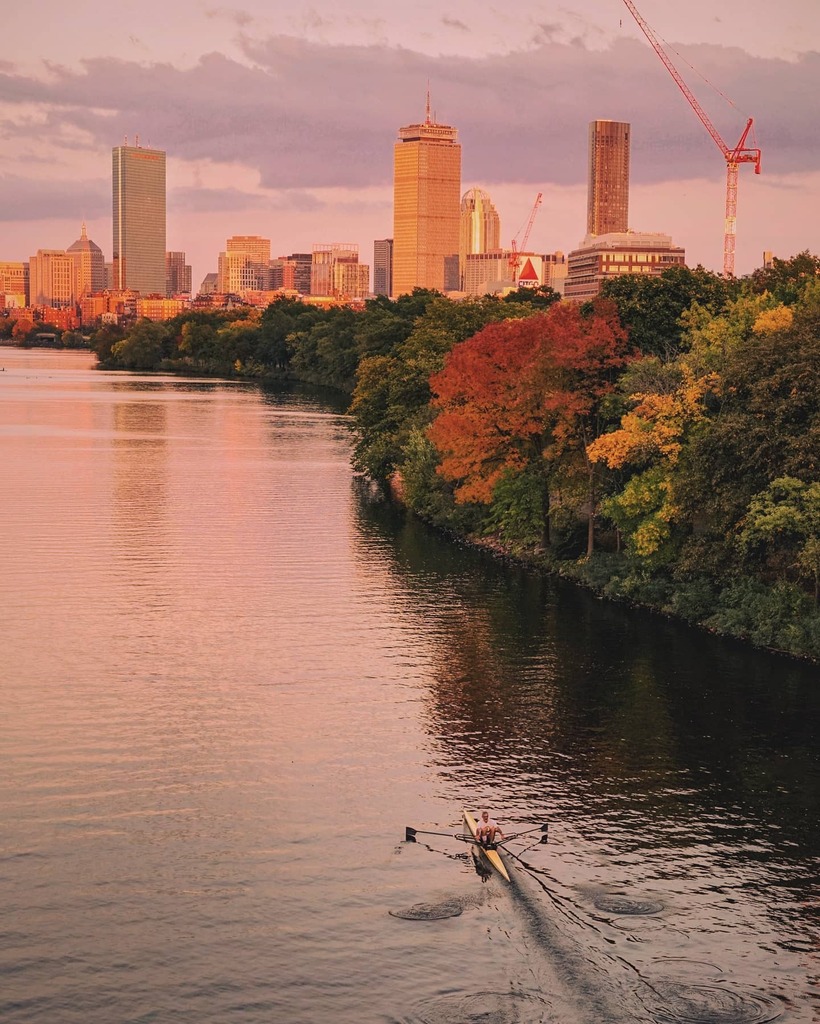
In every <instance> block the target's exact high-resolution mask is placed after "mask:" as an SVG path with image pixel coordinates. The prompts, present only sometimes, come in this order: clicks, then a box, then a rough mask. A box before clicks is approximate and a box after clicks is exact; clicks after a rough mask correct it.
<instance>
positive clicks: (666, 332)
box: [601, 267, 740, 359]
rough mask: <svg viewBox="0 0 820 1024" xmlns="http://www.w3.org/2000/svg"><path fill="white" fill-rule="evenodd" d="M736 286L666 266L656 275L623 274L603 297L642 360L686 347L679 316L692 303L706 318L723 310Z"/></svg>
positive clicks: (713, 276)
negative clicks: (646, 356)
mask: <svg viewBox="0 0 820 1024" xmlns="http://www.w3.org/2000/svg"><path fill="white" fill-rule="evenodd" d="M739 289H740V285H739V284H737V283H736V282H729V281H726V280H725V279H724V278H722V277H718V275H717V274H713V273H711V272H710V271H708V270H704V269H703V267H697V268H695V269H694V270H690V269H689V268H688V267H669V268H668V269H667V270H664V271H663V273H662V274H660V275H659V276H654V275H648V274H621V275H620V276H619V277H616V278H613V279H611V280H609V281H605V282H604V283H603V285H602V287H601V297H602V298H607V299H611V300H612V301H613V302H614V303H615V305H616V307H617V309H618V316H619V317H620V320H621V323H622V324H623V325H624V327H626V328H627V330H628V331H629V338H630V341H631V342H632V344H633V345H634V346H635V348H637V349H638V350H639V351H640V352H642V353H643V354H644V355H656V356H661V357H663V358H665V359H669V358H674V356H676V355H677V353H678V352H680V351H681V349H682V348H685V347H686V339H685V337H684V325H683V324H682V323H681V316H682V314H683V312H684V310H687V309H689V307H690V306H691V305H692V303H693V302H697V303H698V304H699V305H700V306H702V307H704V308H705V309H706V310H708V311H709V313H711V314H714V313H717V312H718V311H719V310H721V309H722V308H723V306H724V305H725V303H726V302H727V300H728V299H730V298H732V297H733V296H734V295H735V294H737V293H738V291H739Z"/></svg>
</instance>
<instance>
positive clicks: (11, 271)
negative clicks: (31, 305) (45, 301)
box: [0, 260, 29, 309]
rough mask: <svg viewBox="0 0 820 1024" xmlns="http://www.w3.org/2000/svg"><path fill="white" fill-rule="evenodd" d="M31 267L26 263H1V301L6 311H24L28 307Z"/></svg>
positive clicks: (7, 261) (14, 261) (13, 261)
mask: <svg viewBox="0 0 820 1024" xmlns="http://www.w3.org/2000/svg"><path fill="white" fill-rule="evenodd" d="M28 293H29V265H28V263H26V262H25V261H23V260H21V261H19V262H18V261H16V260H3V261H0V299H1V300H2V307H3V308H4V309H23V308H25V307H26V306H27V305H28V301H29V300H28Z"/></svg>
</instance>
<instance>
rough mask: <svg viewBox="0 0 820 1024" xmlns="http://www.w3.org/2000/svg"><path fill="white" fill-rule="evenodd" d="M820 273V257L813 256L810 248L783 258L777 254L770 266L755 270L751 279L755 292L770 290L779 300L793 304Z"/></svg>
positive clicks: (750, 283)
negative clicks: (786, 258) (785, 258)
mask: <svg viewBox="0 0 820 1024" xmlns="http://www.w3.org/2000/svg"><path fill="white" fill-rule="evenodd" d="M818 274H820V257H818V256H813V255H812V254H811V253H810V252H809V250H808V249H804V250H803V252H800V253H798V254H797V255H796V256H792V258H791V259H789V260H781V259H778V258H777V257H776V256H775V258H774V259H773V260H772V265H771V266H770V267H761V268H759V269H758V270H755V271H754V273H753V274H752V276H751V278H750V279H749V287H750V288H751V290H752V291H753V292H757V293H762V292H770V293H771V294H772V295H773V296H774V298H775V299H776V300H777V301H778V302H782V303H784V304H785V305H787V306H791V305H793V304H794V303H796V302H797V301H798V299H799V298H800V295H801V293H802V291H803V288H804V287H805V285H806V284H808V283H809V282H811V281H815V280H816V279H817V275H818Z"/></svg>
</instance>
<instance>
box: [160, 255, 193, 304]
mask: <svg viewBox="0 0 820 1024" xmlns="http://www.w3.org/2000/svg"><path fill="white" fill-rule="evenodd" d="M192 277H193V275H192V271H191V267H190V265H189V264H188V263H186V262H185V253H184V252H166V254H165V295H166V297H167V298H169V299H170V298H172V297H173V296H174V295H190V294H191V287H192V285H193V281H192Z"/></svg>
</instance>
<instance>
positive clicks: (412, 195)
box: [392, 94, 461, 295]
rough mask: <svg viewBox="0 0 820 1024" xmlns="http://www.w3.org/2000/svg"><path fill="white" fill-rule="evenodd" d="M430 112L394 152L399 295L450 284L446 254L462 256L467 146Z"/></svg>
mask: <svg viewBox="0 0 820 1024" xmlns="http://www.w3.org/2000/svg"><path fill="white" fill-rule="evenodd" d="M457 139H458V132H457V131H456V129H455V128H452V127H451V126H450V125H446V124H439V123H438V122H437V121H434V120H433V119H432V118H431V116H430V97H429V94H428V97H427V115H426V118H425V120H424V123H423V124H410V125H406V126H405V127H404V128H400V129H399V141H398V142H397V143H396V144H395V147H394V152H393V291H392V294H393V295H404V294H406V293H407V292H411V291H412V290H413V289H414V288H437V289H438V290H439V291H443V290H444V287H445V258H446V257H448V256H456V257H457V256H458V232H459V217H460V213H459V209H460V200H461V146H460V145H459V143H458V141H457Z"/></svg>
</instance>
